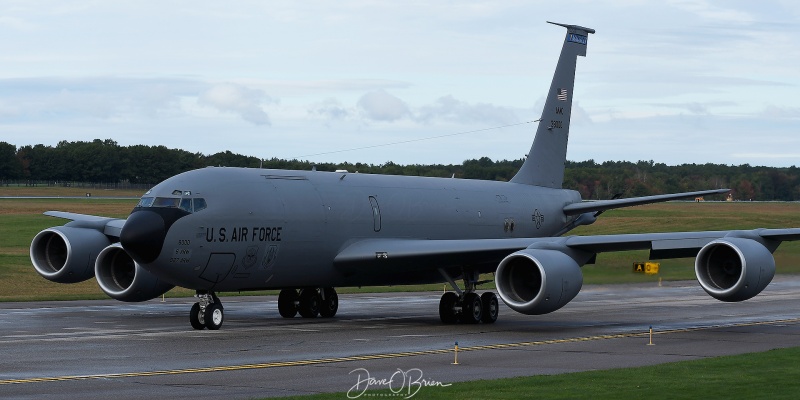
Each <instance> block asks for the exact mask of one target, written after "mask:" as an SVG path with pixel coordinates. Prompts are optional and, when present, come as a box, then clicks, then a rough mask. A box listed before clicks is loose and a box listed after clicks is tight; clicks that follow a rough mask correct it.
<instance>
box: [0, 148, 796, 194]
mask: <svg viewBox="0 0 800 400" xmlns="http://www.w3.org/2000/svg"><path fill="white" fill-rule="evenodd" d="M522 161H523V160H522V159H519V160H511V161H508V160H502V161H493V160H491V159H489V158H487V157H483V158H480V159H477V160H474V159H473V160H466V161H464V162H463V163H462V164H460V165H452V164H451V165H441V164H434V165H417V164H414V165H399V164H395V163H393V162H391V161H388V162H386V163H384V164H381V165H373V164H363V163H341V164H332V163H313V162H310V161H299V160H281V159H277V158H272V159H259V158H257V157H252V156H245V155H241V154H234V153H231V152H230V151H225V152H220V153H216V154H211V155H205V154H200V153H191V152H188V151H185V150H180V149H168V148H166V147H164V146H144V145H136V146H127V147H126V146H119V145H118V144H117V142H115V141H113V140H111V139H106V140H100V139H95V140H93V141H91V142H67V141H62V142H59V143H58V145H56V146H55V147H52V146H45V145H41V144H37V145H35V146H30V145H28V146H22V147H19V148H17V147H16V146H15V145H13V144H10V143H6V142H0V184H3V185H10V184H15V185H51V186H52V185H74V184H75V183H76V182H80V183H82V184H92V185H102V186H104V187H108V188H114V187H120V186H126V187H130V186H132V185H135V186H136V187H143V188H148V187H150V186H153V185H155V184H156V183H158V182H160V181H162V180H164V179H166V178H168V177H170V176H172V175H175V174H178V173H181V172H184V171H188V170H191V169H196V168H203V167H207V166H224V167H251V168H259V167H261V168H272V169H299V170H310V169H312V167H316V169H317V170H319V171H334V170H337V169H346V170H348V171H350V172H359V173H370V174H389V175H416V176H434V177H452V176H455V177H456V178H463V179H484V180H499V181H507V180H509V179H511V178H512V177H513V176H514V174H515V173H516V171H517V170H518V169H519V167H520V166H521V165H522ZM564 187H565V188H568V189H574V190H577V191H579V192H580V193H581V196H583V198H584V199H609V198H611V197H613V196H614V195H615V194H622V196H623V197H632V196H646V195H651V194H661V193H672V192H684V191H694V190H703V189H716V188H730V189H733V192H732V194H733V198H734V199H735V200H744V201H748V200H757V201H769V200H778V201H798V200H800V168H797V167H796V166H792V167H789V168H774V167H761V166H750V165H747V164H744V165H738V166H733V165H720V164H683V165H676V166H668V165H666V164H661V163H655V162H653V161H638V162H628V161H607V162H603V163H596V162H595V161H594V160H588V161H580V162H574V161H567V165H566V175H565V177H564Z"/></svg>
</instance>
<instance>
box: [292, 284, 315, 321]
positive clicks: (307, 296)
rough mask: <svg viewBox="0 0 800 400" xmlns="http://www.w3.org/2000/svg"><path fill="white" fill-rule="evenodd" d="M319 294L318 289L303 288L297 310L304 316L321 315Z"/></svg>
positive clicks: (313, 316)
mask: <svg viewBox="0 0 800 400" xmlns="http://www.w3.org/2000/svg"><path fill="white" fill-rule="evenodd" d="M319 300H320V299H319V294H318V293H317V290H316V289H301V290H300V303H299V304H298V305H297V311H298V312H300V316H301V317H303V318H316V317H317V315H319V303H320V301H319Z"/></svg>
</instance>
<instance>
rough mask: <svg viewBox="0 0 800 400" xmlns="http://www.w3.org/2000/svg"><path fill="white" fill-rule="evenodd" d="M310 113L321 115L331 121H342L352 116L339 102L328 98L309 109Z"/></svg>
mask: <svg viewBox="0 0 800 400" xmlns="http://www.w3.org/2000/svg"><path fill="white" fill-rule="evenodd" d="M308 113H309V114H312V115H319V116H321V117H324V118H326V119H329V120H342V119H345V118H347V117H348V116H350V111H348V110H347V109H346V108H345V107H344V106H343V105H342V103H340V102H339V100H336V99H333V98H327V99H325V100H323V101H321V102H319V103H315V104H312V105H311V106H310V107H309V108H308Z"/></svg>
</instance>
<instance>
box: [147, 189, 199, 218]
mask: <svg viewBox="0 0 800 400" xmlns="http://www.w3.org/2000/svg"><path fill="white" fill-rule="evenodd" d="M175 192H179V191H177V190H176V191H175ZM148 194H149V192H148ZM181 194H182V195H183V197H153V196H148V195H147V194H145V196H144V197H142V198H141V200H139V204H137V205H136V207H143V208H147V207H158V208H180V209H181V210H184V211H186V212H189V213H194V212H198V211H200V210H203V209H205V208H206V207H208V205H207V204H206V199H204V198H202V197H192V192H181Z"/></svg>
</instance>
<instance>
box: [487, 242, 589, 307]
mask: <svg viewBox="0 0 800 400" xmlns="http://www.w3.org/2000/svg"><path fill="white" fill-rule="evenodd" d="M495 282H496V284H497V293H498V294H499V295H500V298H502V299H503V301H504V302H505V303H506V304H507V305H508V306H509V307H510V308H511V309H513V310H514V311H517V312H520V313H523V314H528V315H539V314H547V313H549V312H553V311H555V310H558V309H559V308H561V307H563V306H564V305H566V304H567V303H569V302H570V300H572V299H573V298H575V296H577V295H578V292H580V290H581V286H583V274H581V268H580V266H579V265H578V263H577V262H576V261H575V260H573V259H572V257H570V256H568V255H566V254H564V253H562V252H560V251H558V250H544V249H525V250H521V251H518V252H516V253H512V254H510V255H508V256H507V257H506V258H504V259H503V261H501V262H500V265H499V266H498V267H497V272H496V273H495Z"/></svg>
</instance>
